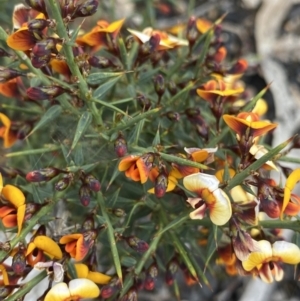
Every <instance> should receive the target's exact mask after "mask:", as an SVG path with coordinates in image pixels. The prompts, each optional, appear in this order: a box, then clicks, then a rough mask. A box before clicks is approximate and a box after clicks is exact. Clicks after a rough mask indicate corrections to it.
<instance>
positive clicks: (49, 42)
mask: <svg viewBox="0 0 300 301" xmlns="http://www.w3.org/2000/svg"><path fill="white" fill-rule="evenodd" d="M56 43H57V39H54V38H48V39H44V40H41V41H38V42H37V43H36V44H35V45H34V47H33V48H32V53H33V54H34V55H35V56H45V55H50V54H51V51H53V52H57V50H56V48H55V46H56Z"/></svg>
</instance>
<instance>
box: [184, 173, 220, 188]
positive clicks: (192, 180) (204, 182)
mask: <svg viewBox="0 0 300 301" xmlns="http://www.w3.org/2000/svg"><path fill="white" fill-rule="evenodd" d="M219 184H220V182H219V180H218V179H217V178H216V177H215V176H214V175H208V174H205V173H201V172H199V173H195V174H192V175H189V176H187V177H184V178H183V185H184V187H185V188H186V189H187V190H190V191H194V192H197V191H201V190H202V189H203V188H208V189H209V190H210V191H214V190H216V189H218V187H219Z"/></svg>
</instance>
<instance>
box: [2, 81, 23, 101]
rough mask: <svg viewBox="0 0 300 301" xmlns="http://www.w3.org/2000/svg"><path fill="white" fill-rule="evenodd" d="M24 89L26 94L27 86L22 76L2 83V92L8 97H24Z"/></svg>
mask: <svg viewBox="0 0 300 301" xmlns="http://www.w3.org/2000/svg"><path fill="white" fill-rule="evenodd" d="M22 90H23V91H24V94H25V88H24V85H23V83H22V80H21V79H20V77H17V78H13V79H11V80H8V81H7V82H5V83H0V94H2V95H4V96H6V97H10V98H11V97H15V98H22V95H23V94H22Z"/></svg>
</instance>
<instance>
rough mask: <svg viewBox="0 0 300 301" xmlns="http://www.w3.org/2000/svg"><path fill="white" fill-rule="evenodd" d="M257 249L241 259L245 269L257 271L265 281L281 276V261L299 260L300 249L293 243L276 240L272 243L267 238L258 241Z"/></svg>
mask: <svg viewBox="0 0 300 301" xmlns="http://www.w3.org/2000/svg"><path fill="white" fill-rule="evenodd" d="M258 245H259V249H260V250H259V251H255V252H251V253H250V255H249V256H248V257H247V259H246V260H244V261H242V265H243V268H244V269H245V270H246V271H248V272H249V271H251V272H254V273H258V275H259V276H260V278H261V279H262V280H263V281H264V282H267V283H271V282H273V281H274V280H276V281H280V280H282V278H283V274H284V272H283V269H282V267H281V265H280V263H281V262H284V263H287V264H293V265H296V264H298V263H299V262H300V249H299V247H298V246H296V245H295V244H293V243H290V242H286V241H276V242H275V243H274V244H273V245H271V243H270V242H269V241H267V240H260V241H258Z"/></svg>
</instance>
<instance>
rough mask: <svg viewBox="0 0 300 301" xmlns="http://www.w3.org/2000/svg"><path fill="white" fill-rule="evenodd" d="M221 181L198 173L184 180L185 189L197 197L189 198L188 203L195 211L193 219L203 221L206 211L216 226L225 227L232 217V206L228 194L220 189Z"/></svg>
mask: <svg viewBox="0 0 300 301" xmlns="http://www.w3.org/2000/svg"><path fill="white" fill-rule="evenodd" d="M219 183H220V182H219V180H218V179H217V178H216V177H215V176H213V175H208V174H204V173H197V174H192V175H190V176H187V177H185V178H184V179H183V185H184V187H185V188H186V189H187V190H189V191H192V192H194V193H196V195H197V197H192V198H188V199H187V202H188V203H190V205H191V206H192V207H193V208H194V209H195V210H194V211H193V212H191V213H190V218H191V219H202V218H203V217H204V214H205V211H206V209H209V216H210V219H211V221H212V222H213V223H214V224H215V225H218V226H220V225H224V224H226V223H227V222H228V220H229V219H230V217H231V215H232V209H231V204H230V200H229V198H228V196H227V195H226V193H225V192H224V191H223V190H222V189H220V188H219Z"/></svg>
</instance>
